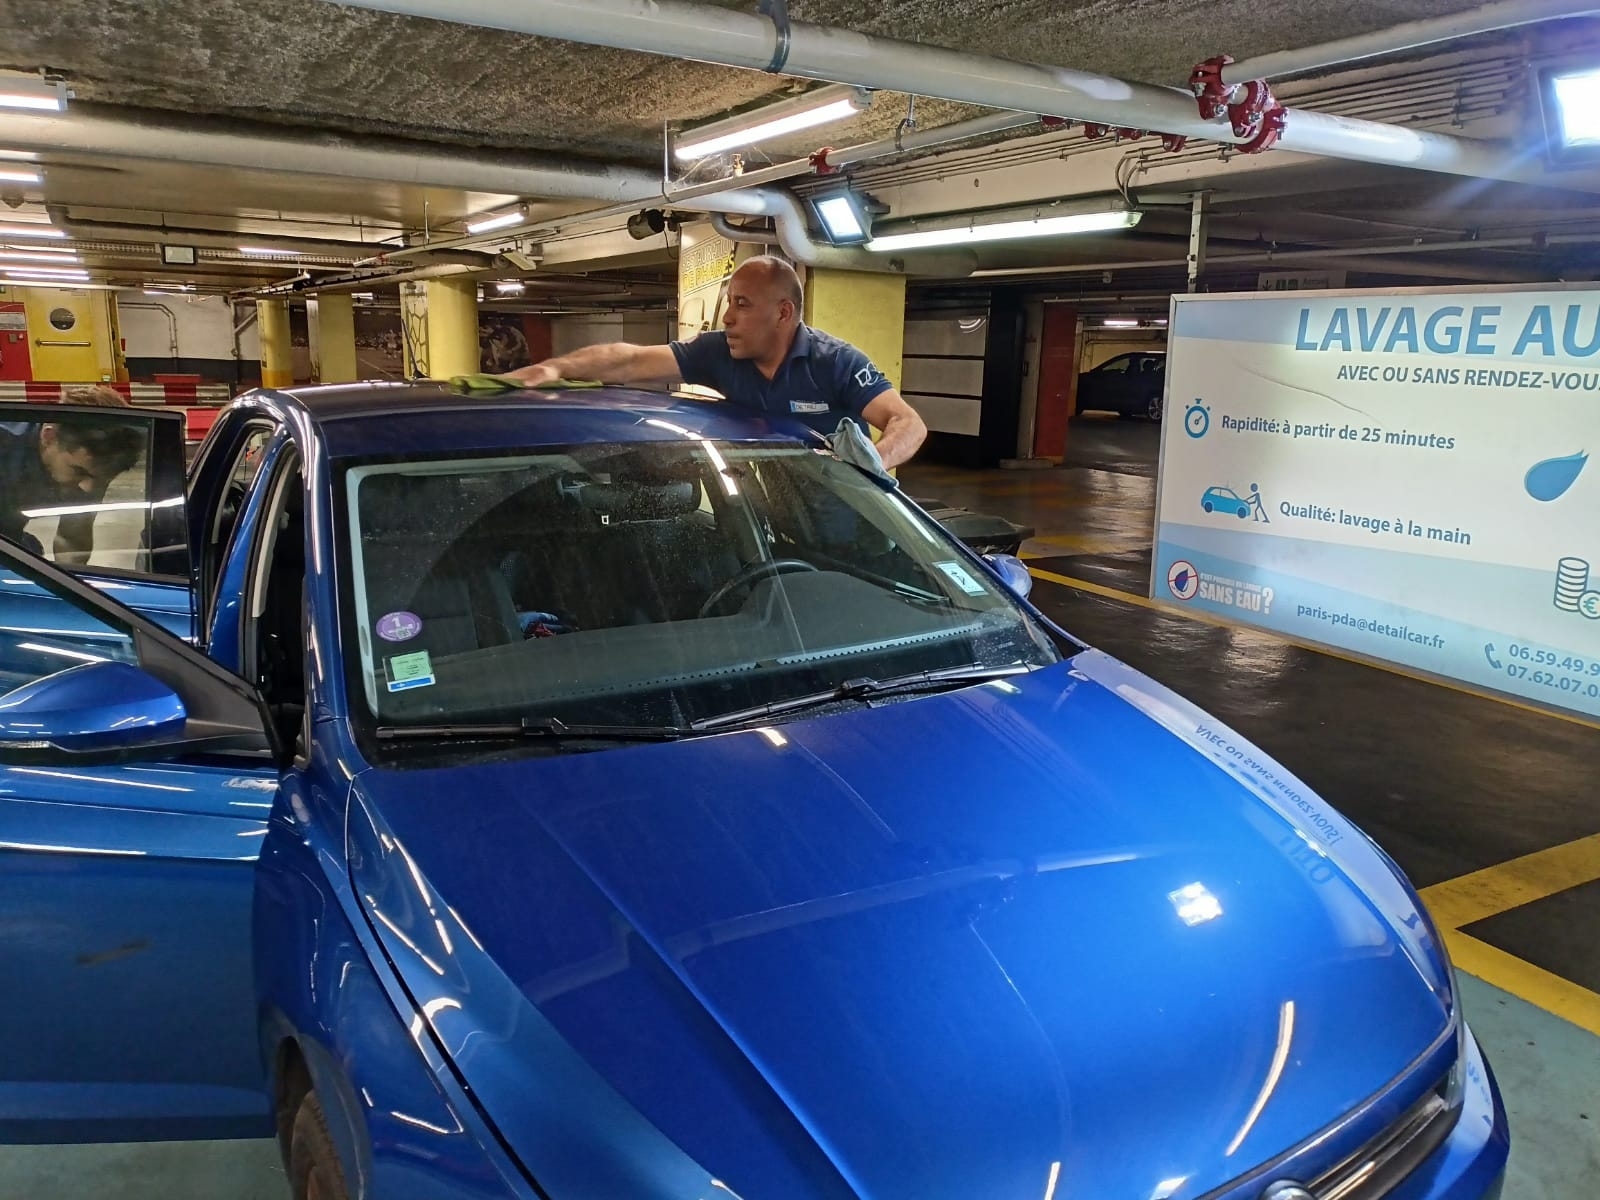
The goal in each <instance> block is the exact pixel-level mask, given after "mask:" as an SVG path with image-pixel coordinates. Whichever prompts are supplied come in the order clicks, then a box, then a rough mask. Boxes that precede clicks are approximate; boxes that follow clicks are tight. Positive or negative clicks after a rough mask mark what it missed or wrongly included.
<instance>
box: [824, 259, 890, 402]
mask: <svg viewBox="0 0 1600 1200" xmlns="http://www.w3.org/2000/svg"><path fill="white" fill-rule="evenodd" d="M805 322H806V324H807V325H810V326H811V327H812V328H814V329H820V330H822V332H824V333H831V334H833V336H834V337H836V338H840V339H842V340H844V341H846V342H849V343H850V344H851V345H852V346H854V347H856V349H858V350H860V351H861V352H862V353H863V354H865V355H866V356H867V357H868V358H870V359H871V360H872V365H873V366H875V367H877V368H878V370H880V371H882V372H883V373H884V375H886V376H887V377H888V379H889V382H890V383H892V384H894V386H895V387H897V388H898V387H899V386H900V372H901V368H902V366H903V365H904V358H903V355H904V351H905V334H906V277H905V276H904V275H887V274H883V275H880V274H876V273H868V272H865V271H836V270H832V269H828V268H822V267H816V268H813V269H812V270H811V271H809V272H807V278H806V307H805Z"/></svg>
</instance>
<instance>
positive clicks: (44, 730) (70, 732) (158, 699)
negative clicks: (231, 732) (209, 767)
mask: <svg viewBox="0 0 1600 1200" xmlns="http://www.w3.org/2000/svg"><path fill="white" fill-rule="evenodd" d="M187 721H188V712H187V711H186V710H185V708H184V704H183V701H182V700H181V699H180V698H179V696H178V694H177V693H176V692H174V691H173V690H172V689H171V688H170V687H168V686H167V685H166V684H165V683H163V682H162V681H161V680H159V679H157V678H156V677H155V676H154V675H151V674H149V673H148V672H145V671H142V670H140V669H139V668H138V667H135V666H132V665H131V664H129V663H124V662H95V663H84V664H83V665H82V666H77V667H69V668H67V669H66V670H65V671H57V672H56V673H55V674H54V675H46V676H45V677H44V678H42V679H35V680H33V681H32V682H31V683H25V684H23V685H22V686H21V687H19V688H15V689H13V690H12V691H10V692H7V693H6V694H5V695H3V696H0V762H13V763H15V762H37V761H44V760H48V761H60V759H61V758H62V757H64V756H65V757H70V758H72V759H73V760H75V761H79V762H87V761H90V760H99V761H115V760H116V759H118V758H121V757H136V756H138V755H139V753H140V752H141V751H149V750H150V749H152V748H154V747H156V746H160V745H163V744H177V743H179V742H181V741H182V739H183V731H184V725H185V723H186V722H187Z"/></svg>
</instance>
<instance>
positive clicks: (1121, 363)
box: [1095, 354, 1133, 375]
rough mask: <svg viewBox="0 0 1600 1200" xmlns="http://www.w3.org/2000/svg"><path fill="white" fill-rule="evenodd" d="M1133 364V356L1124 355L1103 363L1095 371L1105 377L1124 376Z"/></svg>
mask: <svg viewBox="0 0 1600 1200" xmlns="http://www.w3.org/2000/svg"><path fill="white" fill-rule="evenodd" d="M1131 362H1133V356H1132V355H1131V354H1123V355H1119V356H1118V357H1116V358H1113V359H1112V360H1111V361H1110V362H1103V363H1101V364H1100V365H1099V366H1098V367H1096V368H1095V370H1096V371H1099V372H1100V373H1102V374H1104V375H1123V374H1126V373H1127V370H1128V365H1129V364H1130V363H1131Z"/></svg>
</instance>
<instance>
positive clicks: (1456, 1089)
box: [1444, 997, 1472, 1109]
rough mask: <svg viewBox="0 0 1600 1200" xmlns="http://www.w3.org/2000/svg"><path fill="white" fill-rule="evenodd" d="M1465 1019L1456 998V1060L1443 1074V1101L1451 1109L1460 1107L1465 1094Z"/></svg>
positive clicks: (1466, 1033) (1466, 1036)
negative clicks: (1444, 1074) (1448, 1070)
mask: <svg viewBox="0 0 1600 1200" xmlns="http://www.w3.org/2000/svg"><path fill="white" fill-rule="evenodd" d="M1471 1036H1472V1035H1471V1034H1469V1033H1468V1032H1467V1019H1466V1017H1465V1016H1463V1015H1462V1013H1461V1001H1460V998H1459V997H1458V998H1457V1000H1456V1061H1455V1062H1454V1063H1452V1064H1451V1066H1450V1073H1449V1074H1448V1075H1446V1076H1445V1081H1444V1102H1445V1104H1446V1105H1447V1106H1449V1107H1450V1108H1452V1109H1456V1108H1460V1107H1461V1105H1462V1103H1463V1101H1464V1100H1465V1099H1466V1094H1467V1039H1468V1038H1469V1037H1471Z"/></svg>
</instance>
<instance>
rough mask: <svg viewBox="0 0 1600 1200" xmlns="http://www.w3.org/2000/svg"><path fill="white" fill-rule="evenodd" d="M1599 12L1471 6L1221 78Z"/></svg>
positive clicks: (1525, 4)
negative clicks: (1462, 10)
mask: <svg viewBox="0 0 1600 1200" xmlns="http://www.w3.org/2000/svg"><path fill="white" fill-rule="evenodd" d="M1597 12H1600V5H1597V4H1595V3H1594V2H1593V0H1584V2H1582V3H1577V4H1574V3H1573V2H1572V0H1494V2H1493V3H1490V4H1483V5H1479V6H1478V7H1477V8H1469V9H1467V10H1466V11H1465V12H1458V13H1450V14H1449V15H1447V16H1442V17H1429V18H1426V19H1424V20H1421V21H1406V22H1404V23H1402V24H1400V25H1393V26H1391V27H1389V28H1388V29H1379V30H1377V31H1375V32H1373V33H1362V34H1357V35H1356V36H1355V37H1347V38H1340V39H1338V40H1337V41H1332V42H1324V43H1322V44H1321V45H1320V46H1307V47H1304V48H1303V49H1300V50H1280V51H1279V52H1277V53H1276V54H1262V55H1258V56H1257V57H1255V58H1246V59H1241V60H1240V61H1239V62H1236V63H1233V64H1232V65H1230V66H1228V67H1226V68H1224V69H1223V73H1222V74H1223V78H1224V79H1225V80H1227V81H1228V82H1229V83H1242V82H1244V81H1245V80H1248V79H1280V78H1282V77H1283V76H1285V75H1304V74H1306V73H1307V72H1310V71H1320V70H1323V69H1324V68H1327V67H1337V66H1341V65H1343V64H1344V63H1350V62H1357V61H1359V60H1361V59H1363V58H1376V57H1378V56H1379V55H1383V54H1397V53H1399V52H1400V51H1402V50H1414V49H1416V48H1417V47H1419V46H1431V45H1435V44H1436V43H1439V42H1451V41H1455V40H1456V39H1457V38H1466V37H1474V36H1476V35H1477V34H1480V33H1494V32H1495V31H1496V30H1501V29H1515V28H1517V27H1518V26H1522V25H1536V24H1538V23H1539V22H1540V21H1559V20H1563V19H1565V18H1567V17H1586V16H1590V15H1592V14H1594V13H1597Z"/></svg>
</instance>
